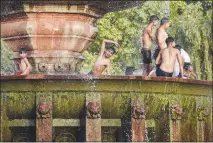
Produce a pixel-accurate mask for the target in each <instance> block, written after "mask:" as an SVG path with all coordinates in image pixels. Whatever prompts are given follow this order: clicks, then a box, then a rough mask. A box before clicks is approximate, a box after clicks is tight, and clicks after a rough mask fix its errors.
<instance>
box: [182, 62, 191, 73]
mask: <svg viewBox="0 0 213 143" xmlns="http://www.w3.org/2000/svg"><path fill="white" fill-rule="evenodd" d="M191 66H192V64H191V63H186V64H184V66H183V68H184V70H186V71H187V70H188V69H189V68H190V67H191Z"/></svg>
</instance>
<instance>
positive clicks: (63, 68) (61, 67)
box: [54, 63, 67, 72]
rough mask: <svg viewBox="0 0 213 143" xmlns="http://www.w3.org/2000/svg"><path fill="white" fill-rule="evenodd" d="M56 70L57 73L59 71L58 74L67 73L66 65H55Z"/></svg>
mask: <svg viewBox="0 0 213 143" xmlns="http://www.w3.org/2000/svg"><path fill="white" fill-rule="evenodd" d="M54 69H55V71H57V72H64V71H66V69H67V68H66V65H65V64H63V63H56V64H55V65H54Z"/></svg>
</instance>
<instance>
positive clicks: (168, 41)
mask: <svg viewBox="0 0 213 143" xmlns="http://www.w3.org/2000/svg"><path fill="white" fill-rule="evenodd" d="M174 41H175V39H174V38H173V37H168V38H167V39H166V44H167V46H168V45H169V44H170V43H172V42H174Z"/></svg>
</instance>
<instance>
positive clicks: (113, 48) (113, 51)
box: [107, 46, 116, 54]
mask: <svg viewBox="0 0 213 143" xmlns="http://www.w3.org/2000/svg"><path fill="white" fill-rule="evenodd" d="M107 50H110V51H112V54H114V53H116V50H115V47H114V46H113V47H109V48H108V49H107Z"/></svg>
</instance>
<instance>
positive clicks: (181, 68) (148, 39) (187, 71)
mask: <svg viewBox="0 0 213 143" xmlns="http://www.w3.org/2000/svg"><path fill="white" fill-rule="evenodd" d="M158 21H159V18H158V17H157V16H155V15H153V16H151V17H150V19H149V23H148V25H147V26H146V27H145V29H144V31H143V38H142V46H143V48H142V50H141V54H142V56H143V64H144V68H143V69H144V70H143V75H144V76H148V75H153V73H155V74H156V76H165V77H181V78H193V79H196V75H195V74H194V73H193V69H192V66H191V63H190V62H191V61H190V57H189V55H188V53H187V52H186V51H185V50H184V49H183V48H182V47H181V46H180V45H176V44H175V39H174V38H173V37H168V34H167V32H166V30H167V29H168V28H169V24H170V23H169V19H167V18H162V19H161V20H160V26H159V28H158V29H157V31H156V36H154V34H153V29H154V27H155V26H157V25H158ZM155 38H156V41H157V48H156V49H155V51H154V54H153V58H154V60H155V64H156V69H154V70H153V69H152V54H151V46H152V41H154V40H155Z"/></svg>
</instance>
